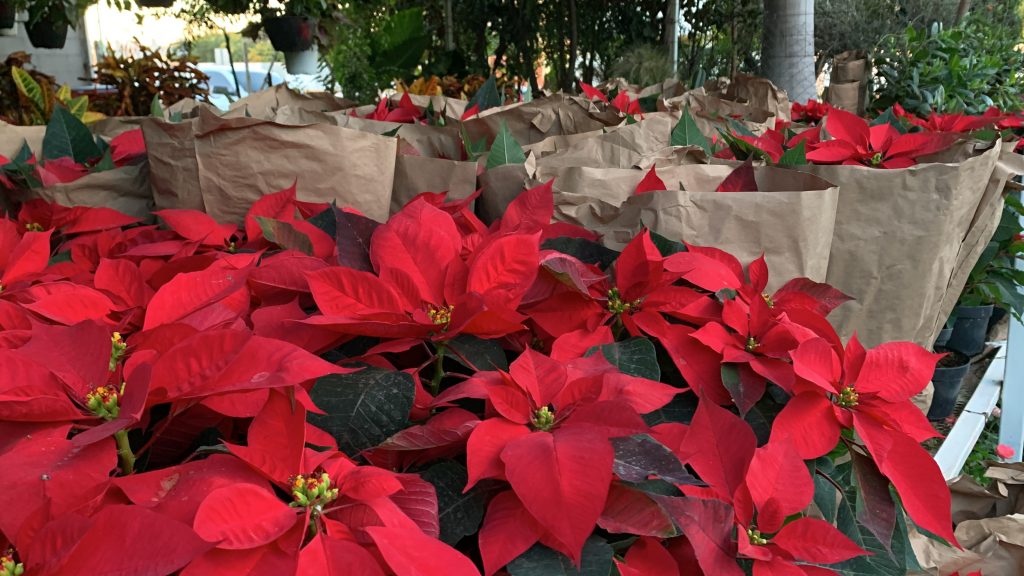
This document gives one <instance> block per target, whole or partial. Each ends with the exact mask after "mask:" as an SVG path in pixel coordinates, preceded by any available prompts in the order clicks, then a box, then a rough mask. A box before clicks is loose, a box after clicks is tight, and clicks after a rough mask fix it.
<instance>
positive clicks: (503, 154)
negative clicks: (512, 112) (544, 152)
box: [487, 121, 526, 170]
mask: <svg viewBox="0 0 1024 576" xmlns="http://www.w3.org/2000/svg"><path fill="white" fill-rule="evenodd" d="M525 162H526V154H524V153H523V147H522V146H520V145H519V143H518V142H516V140H515V138H513V137H512V133H511V132H509V129H508V124H506V123H505V121H502V122H501V129H499V130H498V135H497V136H495V137H494V142H493V143H492V144H491V152H490V153H489V154H488V155H487V169H488V170H493V169H495V168H497V167H498V166H504V165H506V164H523V163H525Z"/></svg>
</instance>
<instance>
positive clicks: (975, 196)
mask: <svg viewBox="0 0 1024 576" xmlns="http://www.w3.org/2000/svg"><path fill="white" fill-rule="evenodd" d="M998 148H999V147H998V146H997V147H996V148H994V149H992V150H989V151H987V152H985V153H983V154H980V155H977V156H975V157H973V158H969V159H967V160H965V161H963V162H958V163H928V164H919V165H916V166H912V167H910V168H903V169H899V170H878V169H874V168H867V167H861V166H818V165H809V166H806V167H800V169H801V170H804V171H807V172H811V173H813V174H817V175H818V176H821V177H822V178H824V179H826V180H828V181H829V182H832V183H834V184H836V185H838V186H839V188H840V194H839V209H838V212H837V214H836V223H835V237H834V238H833V240H832V253H831V255H830V257H829V269H828V278H827V281H828V283H829V284H831V285H832V286H835V287H836V288H837V289H839V290H842V291H843V292H845V293H846V294H848V295H850V296H852V297H853V298H855V300H854V301H851V302H847V303H845V304H843V305H842V306H840V307H839V308H837V309H836V310H835V311H834V312H833V313H832V315H831V316H830V317H829V319H830V320H831V321H832V324H833V325H834V326H835V327H836V330H837V331H839V333H840V335H841V336H843V337H844V338H849V337H850V336H851V335H852V334H853V333H854V332H856V333H857V335H858V338H860V340H861V342H863V343H864V345H865V346H868V347H871V346H877V345H879V344H881V343H883V342H888V341H892V340H911V341H914V342H917V343H918V344H921V345H923V346H930V345H931V342H932V340H933V339H934V337H935V335H936V334H937V330H936V318H937V317H938V315H939V313H940V309H941V308H942V303H943V299H944V297H945V295H946V291H947V287H948V286H949V284H950V279H951V278H952V276H953V273H954V271H955V267H956V258H957V254H958V253H959V252H960V251H961V245H962V243H963V242H964V240H965V238H966V237H967V233H968V232H969V230H970V223H971V221H972V220H973V218H974V215H975V213H976V212H977V210H978V206H979V204H980V202H981V199H982V196H983V194H984V192H985V190H986V186H987V184H988V181H989V177H990V176H991V174H992V171H993V169H994V168H995V164H996V160H997V158H998V157H999V149H998ZM985 241H986V242H987V239H986V240H985ZM972 265H973V263H972Z"/></svg>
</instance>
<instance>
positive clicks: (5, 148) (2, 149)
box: [0, 122, 46, 158]
mask: <svg viewBox="0 0 1024 576" xmlns="http://www.w3.org/2000/svg"><path fill="white" fill-rule="evenodd" d="M45 134H46V126H15V125H13V124H7V123H5V122H0V156H5V157H7V158H14V157H15V156H17V155H18V152H20V151H21V147H22V146H23V145H24V144H25V143H26V142H27V143H28V147H29V148H30V149H31V150H32V151H38V150H41V149H42V148H43V136H44V135H45Z"/></svg>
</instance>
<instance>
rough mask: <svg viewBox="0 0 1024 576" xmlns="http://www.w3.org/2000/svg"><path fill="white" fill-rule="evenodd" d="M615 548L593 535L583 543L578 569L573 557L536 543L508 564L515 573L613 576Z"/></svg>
mask: <svg viewBox="0 0 1024 576" xmlns="http://www.w3.org/2000/svg"><path fill="white" fill-rule="evenodd" d="M613 555H614V551H613V550H612V547H611V546H609V545H608V542H606V541H605V540H604V539H603V538H601V537H599V536H591V537H590V538H587V543H586V544H584V545H583V561H582V563H581V565H580V569H579V570H577V569H576V566H575V565H574V564H573V563H572V560H570V559H569V558H567V557H566V556H564V555H562V554H560V553H558V552H555V551H554V550H552V549H551V548H548V547H547V546H544V545H542V544H534V545H533V547H532V548H530V549H529V550H527V551H526V552H523V554H522V555H521V556H519V557H518V558H516V559H515V560H513V561H512V562H510V563H509V565H508V566H507V567H506V568H507V570H508V573H509V574H510V575H511V576H609V575H610V574H611V573H612V567H613V565H612V556H613Z"/></svg>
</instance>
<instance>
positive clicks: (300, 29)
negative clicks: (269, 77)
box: [260, 0, 337, 74]
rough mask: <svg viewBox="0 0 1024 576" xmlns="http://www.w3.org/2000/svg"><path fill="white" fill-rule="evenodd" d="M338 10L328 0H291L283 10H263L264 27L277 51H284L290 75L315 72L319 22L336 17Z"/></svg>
mask: <svg viewBox="0 0 1024 576" xmlns="http://www.w3.org/2000/svg"><path fill="white" fill-rule="evenodd" d="M336 9H337V6H335V4H334V3H332V2H328V1H327V0H288V1H287V2H285V3H284V8H283V10H281V9H272V8H269V7H264V8H263V9H261V10H260V13H261V16H262V19H261V24H262V27H263V30H264V31H265V32H266V33H267V37H268V38H270V43H271V44H272V45H273V46H274V50H277V51H278V52H284V61H285V67H286V68H287V69H288V73H289V74H315V73H316V71H317V61H318V52H317V46H316V45H317V39H318V37H319V36H320V22H321V20H327V19H329V18H331V17H333V16H334V12H335V10H336Z"/></svg>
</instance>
